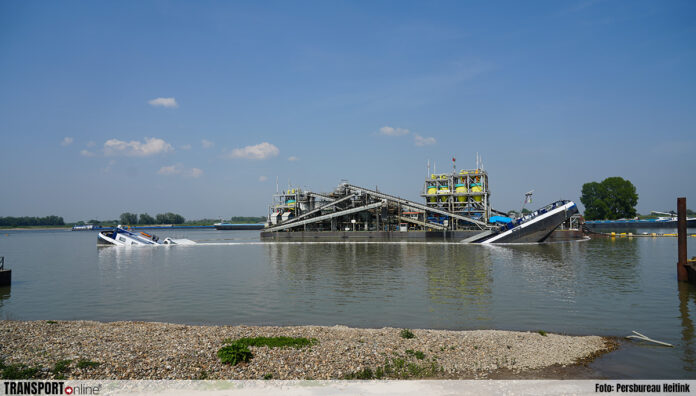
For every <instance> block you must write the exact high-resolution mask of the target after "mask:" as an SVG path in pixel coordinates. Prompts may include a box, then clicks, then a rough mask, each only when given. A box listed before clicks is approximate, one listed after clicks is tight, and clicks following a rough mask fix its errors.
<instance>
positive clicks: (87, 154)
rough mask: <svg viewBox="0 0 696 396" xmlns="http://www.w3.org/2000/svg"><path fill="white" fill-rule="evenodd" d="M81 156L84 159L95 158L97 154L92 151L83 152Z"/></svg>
mask: <svg viewBox="0 0 696 396" xmlns="http://www.w3.org/2000/svg"><path fill="white" fill-rule="evenodd" d="M80 155H81V156H83V157H94V156H95V155H96V154H94V153H93V152H91V151H87V150H82V151H80Z"/></svg>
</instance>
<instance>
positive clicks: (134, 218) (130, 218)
mask: <svg viewBox="0 0 696 396" xmlns="http://www.w3.org/2000/svg"><path fill="white" fill-rule="evenodd" d="M120 220H121V224H138V215H137V214H135V213H129V212H125V213H121V217H120Z"/></svg>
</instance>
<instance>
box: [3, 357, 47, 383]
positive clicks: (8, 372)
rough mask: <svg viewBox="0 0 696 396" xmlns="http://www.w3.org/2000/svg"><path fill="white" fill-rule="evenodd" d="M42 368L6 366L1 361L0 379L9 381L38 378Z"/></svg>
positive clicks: (20, 365) (16, 365) (18, 365)
mask: <svg viewBox="0 0 696 396" xmlns="http://www.w3.org/2000/svg"><path fill="white" fill-rule="evenodd" d="M39 370H41V368H40V367H27V365H26V364H5V362H4V361H3V360H1V359H0V378H2V379H9V380H28V379H34V378H37V374H38V373H39Z"/></svg>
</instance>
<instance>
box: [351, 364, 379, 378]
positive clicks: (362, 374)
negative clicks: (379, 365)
mask: <svg viewBox="0 0 696 396" xmlns="http://www.w3.org/2000/svg"><path fill="white" fill-rule="evenodd" d="M374 376H375V375H374V373H373V372H372V369H371V368H369V367H365V368H364V369H362V370H360V371H357V372H355V373H350V374H348V375H346V376H345V379H359V380H369V379H372V378H374Z"/></svg>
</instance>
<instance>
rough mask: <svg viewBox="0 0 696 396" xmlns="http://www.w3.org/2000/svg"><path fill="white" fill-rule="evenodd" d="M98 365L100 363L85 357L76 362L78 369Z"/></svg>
mask: <svg viewBox="0 0 696 396" xmlns="http://www.w3.org/2000/svg"><path fill="white" fill-rule="evenodd" d="M99 365H101V363H99V362H93V361H91V360H86V359H80V360H79V361H78V362H77V368H80V369H84V368H94V367H99Z"/></svg>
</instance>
